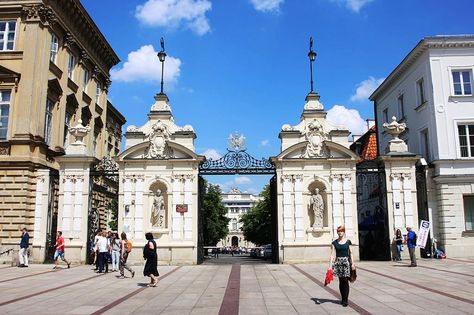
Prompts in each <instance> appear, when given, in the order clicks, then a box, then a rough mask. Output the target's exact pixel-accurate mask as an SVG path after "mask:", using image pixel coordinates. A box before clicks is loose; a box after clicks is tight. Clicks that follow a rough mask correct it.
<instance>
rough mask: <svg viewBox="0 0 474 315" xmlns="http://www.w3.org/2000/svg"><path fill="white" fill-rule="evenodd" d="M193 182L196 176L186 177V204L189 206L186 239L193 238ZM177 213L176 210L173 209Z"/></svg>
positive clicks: (185, 218) (185, 226)
mask: <svg viewBox="0 0 474 315" xmlns="http://www.w3.org/2000/svg"><path fill="white" fill-rule="evenodd" d="M193 182H194V175H191V174H189V175H186V176H185V177H184V203H185V204H186V205H188V212H185V213H184V239H186V240H190V239H192V238H193V210H194V209H193ZM173 211H174V212H176V209H173Z"/></svg>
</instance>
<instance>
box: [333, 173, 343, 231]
mask: <svg viewBox="0 0 474 315" xmlns="http://www.w3.org/2000/svg"><path fill="white" fill-rule="evenodd" d="M331 192H332V226H333V233H334V234H333V235H337V227H338V226H340V225H341V223H342V220H341V175H338V174H332V175H331Z"/></svg>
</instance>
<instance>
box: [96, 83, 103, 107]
mask: <svg viewBox="0 0 474 315" xmlns="http://www.w3.org/2000/svg"><path fill="white" fill-rule="evenodd" d="M100 94H102V87H101V86H100V82H99V81H97V85H96V87H95V103H96V104H99V99H100Z"/></svg>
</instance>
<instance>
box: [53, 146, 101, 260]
mask: <svg viewBox="0 0 474 315" xmlns="http://www.w3.org/2000/svg"><path fill="white" fill-rule="evenodd" d="M57 160H58V162H59V164H60V174H59V205H58V231H62V232H63V237H64V240H65V253H66V257H67V259H68V260H70V261H75V262H80V263H84V262H86V256H87V253H88V249H87V230H88V215H89V207H90V193H91V192H90V185H89V180H90V168H91V165H92V164H93V163H94V162H96V161H97V159H96V158H94V157H88V156H67V155H66V156H64V157H60V158H57Z"/></svg>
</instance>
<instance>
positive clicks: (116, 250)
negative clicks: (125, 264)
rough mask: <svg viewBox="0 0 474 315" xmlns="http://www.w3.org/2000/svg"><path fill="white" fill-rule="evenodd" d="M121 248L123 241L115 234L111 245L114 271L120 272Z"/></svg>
mask: <svg viewBox="0 0 474 315" xmlns="http://www.w3.org/2000/svg"><path fill="white" fill-rule="evenodd" d="M120 247H121V241H120V239H119V236H118V233H113V234H112V240H111V245H110V248H111V254H112V271H118V270H119V263H120Z"/></svg>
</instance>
